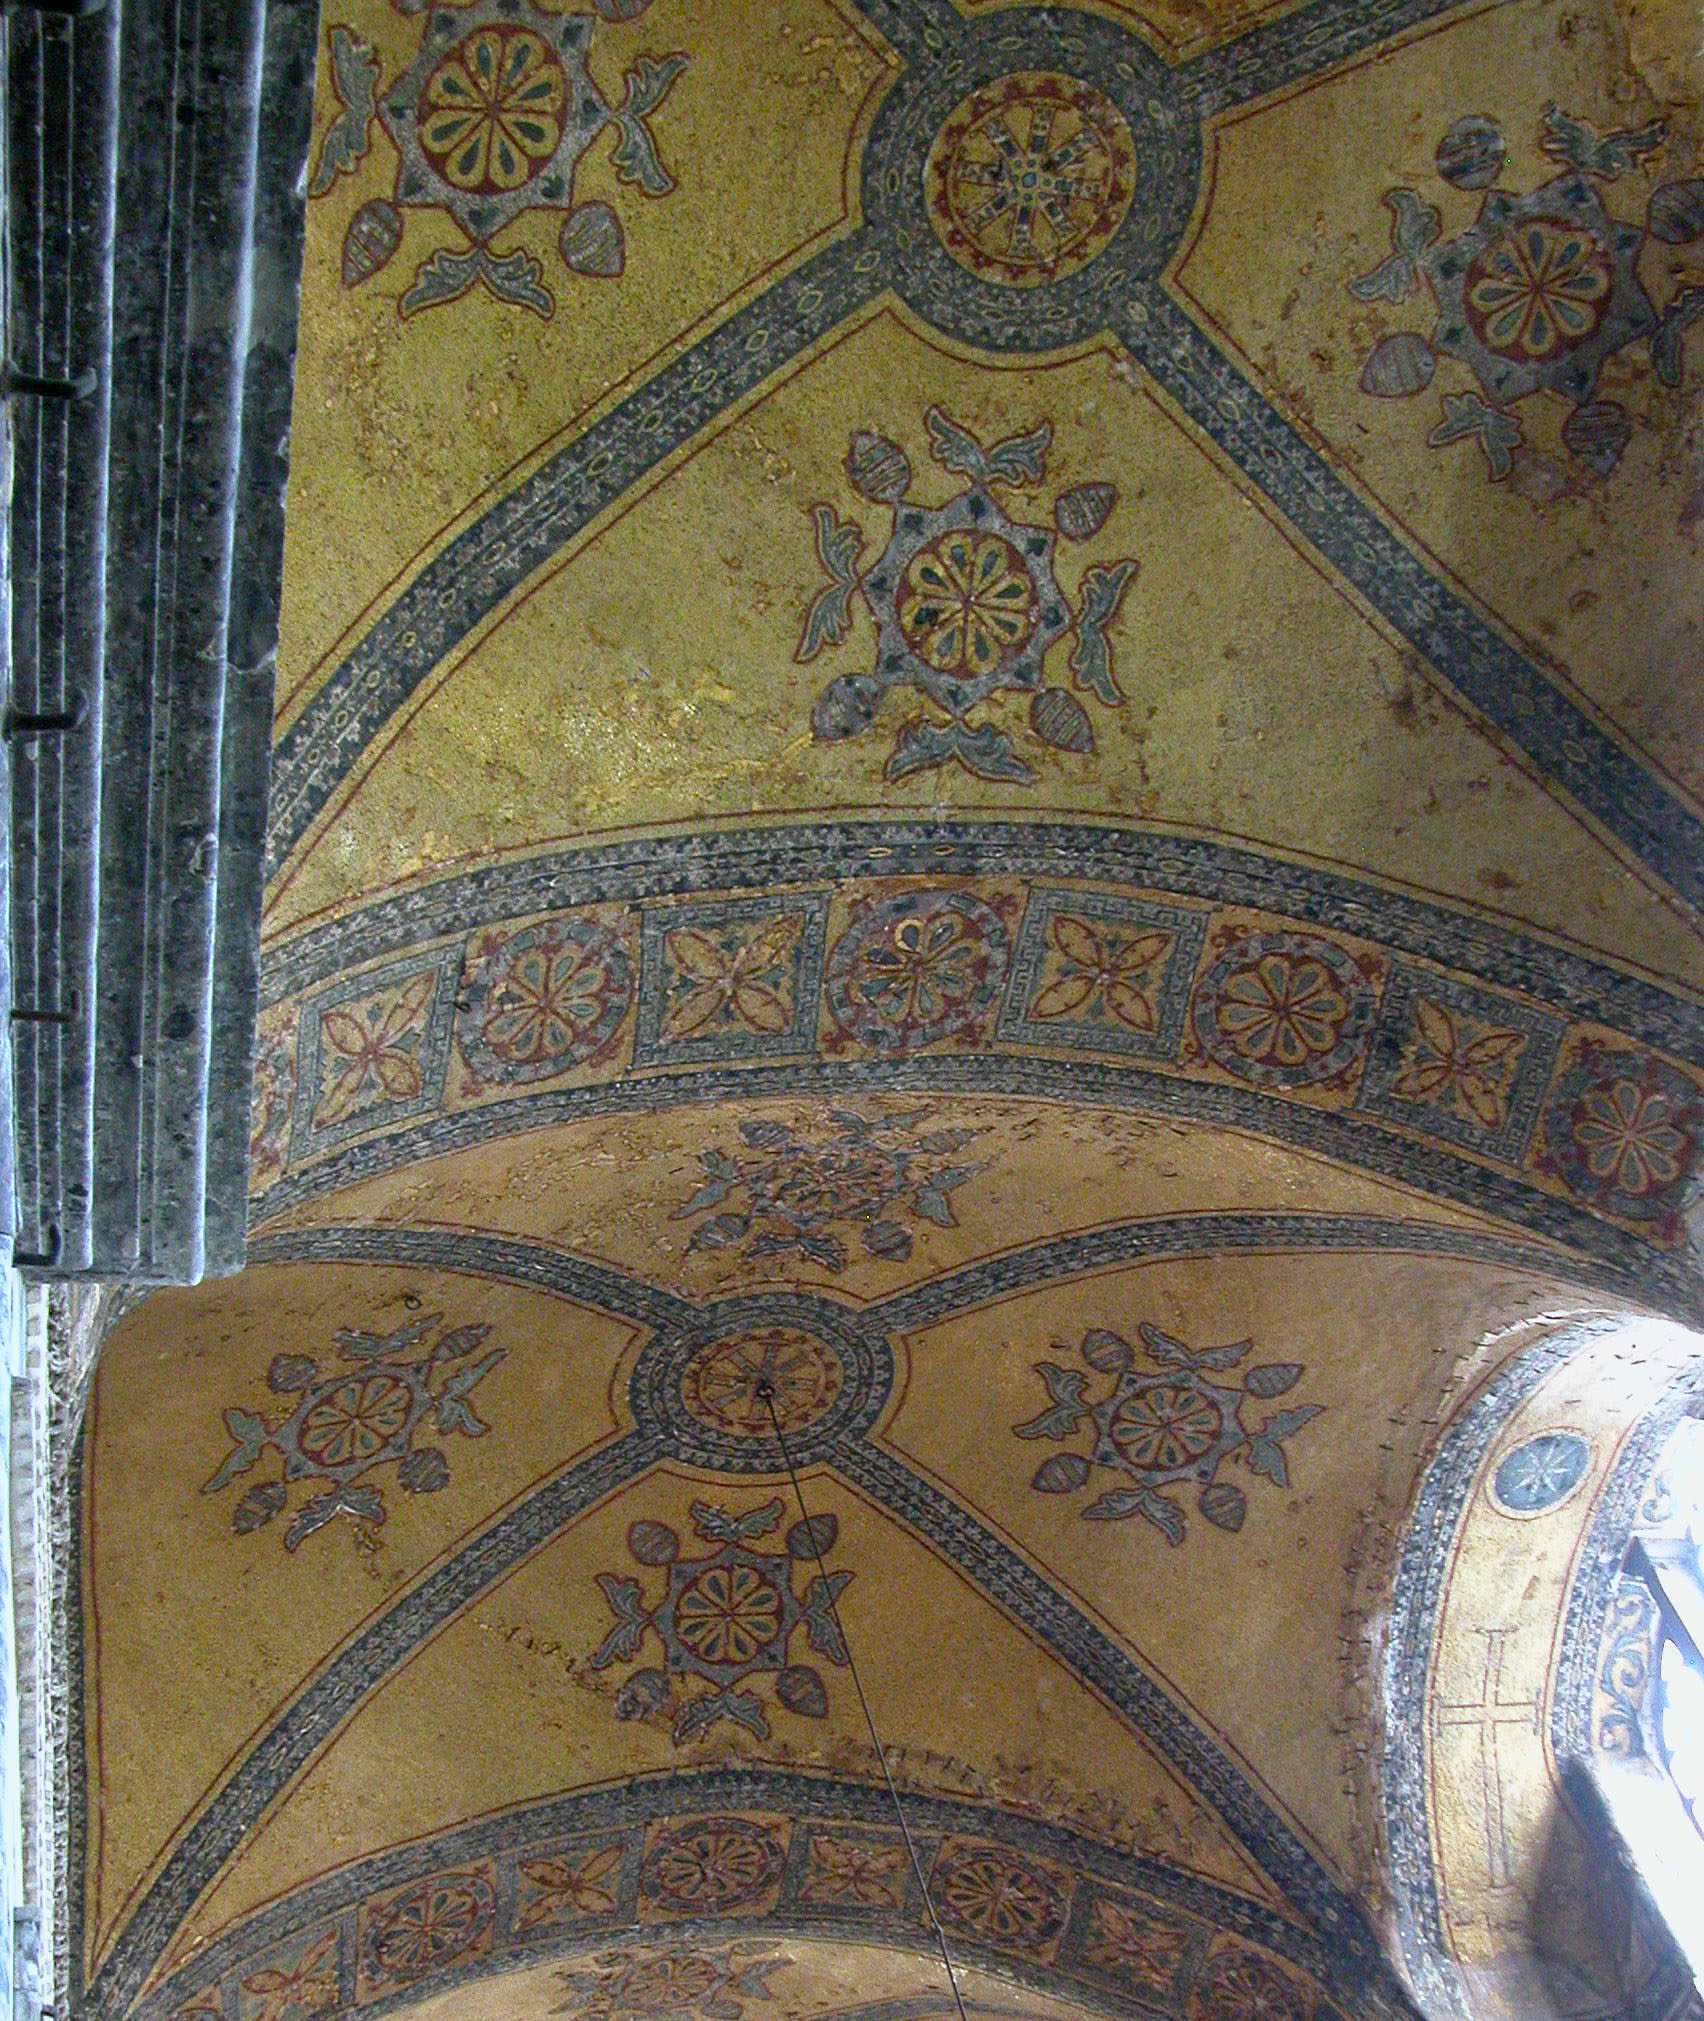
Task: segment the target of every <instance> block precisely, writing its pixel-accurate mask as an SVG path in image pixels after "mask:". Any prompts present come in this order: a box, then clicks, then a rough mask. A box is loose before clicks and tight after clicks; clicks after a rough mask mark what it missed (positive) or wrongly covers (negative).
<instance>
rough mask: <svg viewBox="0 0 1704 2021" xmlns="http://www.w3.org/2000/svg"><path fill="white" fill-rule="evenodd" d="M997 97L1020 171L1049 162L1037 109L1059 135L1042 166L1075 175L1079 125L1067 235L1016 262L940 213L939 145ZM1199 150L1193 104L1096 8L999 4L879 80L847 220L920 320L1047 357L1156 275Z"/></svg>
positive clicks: (948, 150)
mask: <svg viewBox="0 0 1704 2021" xmlns="http://www.w3.org/2000/svg"><path fill="white" fill-rule="evenodd" d="M1003 106H1009V107H1010V108H1011V109H1012V111H1011V123H1010V125H1009V131H1008V134H1007V136H1006V141H1007V142H1008V143H1012V142H1015V144H1016V146H1017V148H1018V149H1019V150H1020V151H1021V152H1023V153H1024V154H1026V155H1029V156H1034V157H1035V158H1034V160H1032V161H1029V162H1028V163H1027V167H1029V168H1031V169H1035V168H1040V169H1044V170H1045V169H1047V168H1048V166H1049V160H1048V159H1047V158H1044V153H1045V151H1043V152H1038V150H1037V145H1036V134H1037V132H1038V131H1039V130H1041V129H1040V128H1039V126H1038V122H1039V121H1041V120H1043V119H1045V118H1046V117H1047V116H1048V114H1049V111H1050V107H1051V109H1052V112H1053V116H1054V117H1056V118H1058V119H1061V120H1063V121H1064V122H1065V126H1066V127H1068V128H1069V129H1070V131H1068V132H1064V135H1063V139H1062V141H1061V144H1060V148H1059V149H1057V150H1055V152H1056V153H1059V154H1061V155H1063V154H1065V153H1066V152H1067V151H1069V150H1072V149H1074V150H1075V154H1074V156H1073V158H1072V159H1071V160H1069V161H1064V160H1062V161H1061V162H1059V163H1056V164H1053V166H1054V168H1055V170H1058V169H1066V170H1072V169H1074V170H1078V171H1082V170H1083V169H1084V155H1083V139H1084V133H1085V132H1086V133H1088V134H1089V137H1090V140H1091V142H1093V143H1094V144H1093V145H1092V146H1091V149H1090V153H1091V155H1093V156H1094V160H1095V165H1094V168H1093V172H1092V175H1091V176H1090V178H1089V182H1088V183H1086V184H1084V185H1083V187H1082V188H1081V189H1080V190H1079V191H1078V195H1079V196H1080V197H1081V199H1082V202H1083V204H1084V205H1085V206H1086V208H1085V209H1084V212H1083V215H1082V216H1081V217H1073V218H1072V220H1071V223H1070V227H1069V232H1068V234H1067V236H1068V237H1072V235H1074V237H1072V242H1071V243H1070V244H1069V245H1066V246H1064V247H1063V248H1062V249H1060V250H1058V251H1057V256H1056V257H1054V258H1051V259H1048V258H1043V259H1042V260H1040V261H1039V262H1032V263H1029V264H1028V265H1027V266H1025V265H1024V264H1023V263H1021V262H1018V261H1014V260H1012V259H1011V258H1010V257H1009V247H1007V248H1005V249H1004V254H1003V252H1002V246H1001V243H1000V236H999V234H994V235H992V236H990V237H986V238H984V240H983V242H982V243H980V244H979V243H978V237H979V234H978V232H977V231H976V229H975V228H974V224H973V223H971V222H970V221H968V220H966V219H965V218H964V217H962V216H955V215H953V212H954V210H955V201H956V200H955V199H954V198H953V197H952V195H951V192H952V190H953V187H954V169H955V160H956V156H955V150H962V149H963V148H964V147H966V146H970V147H971V148H972V149H973V150H974V148H975V146H976V136H977V135H978V134H979V133H986V131H987V130H988V122H989V121H990V120H991V119H998V117H999V116H1000V111H1001V108H1002V107H1003ZM1079 129H1082V130H1081V131H1079ZM1096 136H1098V140H1096ZM1103 157H1104V158H1103ZM1201 157H1202V148H1201V130H1200V123H1199V120H1198V118H1197V115H1196V113H1195V111H1194V108H1193V107H1192V106H1191V105H1190V104H1189V103H1188V102H1187V100H1186V98H1185V96H1184V93H1183V90H1182V88H1181V87H1180V85H1179V82H1178V79H1177V77H1176V76H1175V75H1174V73H1173V72H1172V70H1171V69H1170V67H1169V66H1168V65H1167V64H1165V63H1164V62H1162V61H1161V59H1160V58H1159V57H1157V56H1156V55H1155V54H1154V52H1153V51H1152V50H1150V49H1149V48H1148V47H1147V46H1146V44H1144V43H1143V42H1141V41H1140V40H1139V39H1138V38H1137V37H1135V36H1134V35H1131V34H1130V33H1128V31H1126V30H1124V29H1122V28H1119V27H1118V26H1116V25H1115V24H1114V23H1113V22H1110V21H1107V20H1105V19H1103V18H1102V17H1101V16H1099V15H1093V14H1079V13H1068V14H1060V13H1056V12H1054V11H1053V10H1051V9H1050V10H1048V12H1047V13H1045V14H1035V15H1030V14H1027V13H1023V14H1020V13H1019V12H1018V10H1015V9H1014V10H1010V11H1008V12H1006V13H1002V14H999V15H995V16H992V17H990V18H988V19H986V20H983V21H973V22H967V23H966V24H965V26H964V28H963V29H962V31H961V32H960V33H959V34H958V35H956V36H954V38H953V40H952V42H951V43H950V45H949V47H948V49H947V50H946V52H945V54H944V55H943V56H942V57H941V58H940V59H939V60H938V61H937V62H935V63H932V64H930V65H928V66H926V67H918V68H914V69H910V70H907V71H905V72H904V73H903V74H902V75H901V76H900V77H899V78H898V80H897V81H896V82H895V84H894V86H893V89H892V90H891V91H890V92H889V93H888V95H887V97H886V98H885V99H884V100H883V101H882V104H881V105H880V107H879V108H878V109H877V112H876V116H875V119H874V121H873V122H872V124H871V128H870V134H869V139H868V141H867V142H866V144H865V148H864V161H863V177H862V191H861V194H862V203H863V214H864V219H865V221H866V223H867V224H869V225H870V226H871V227H872V228H873V229H874V230H875V231H876V232H877V233H879V235H880V236H881V238H882V240H883V242H884V244H885V246H886V249H887V258H888V262H889V270H890V273H891V277H892V280H893V284H894V286H895V288H896V289H897V290H898V292H899V294H900V295H901V296H902V297H903V299H904V300H905V301H906V302H907V303H908V304H909V306H910V307H911V308H912V309H914V310H915V311H916V313H917V314H918V315H919V316H921V317H922V318H923V319H924V321H925V322H927V323H929V324H930V325H931V326H932V327H934V328H935V329H937V330H939V331H941V332H942V333H943V334H944V335H946V336H949V337H954V338H957V339H959V340H960V341H961V342H963V343H966V344H970V345H973V346H975V347H976V348H977V349H980V350H988V351H1002V352H1020V353H1029V352H1040V351H1053V350H1058V349H1060V348H1061V347H1063V346H1065V345H1068V344H1073V343H1077V342H1079V341H1081V340H1082V339H1083V338H1085V337H1089V336H1093V335H1094V334H1095V333H1096V332H1098V331H1100V330H1103V329H1105V328H1106V327H1107V326H1108V325H1109V324H1110V323H1111V322H1112V320H1113V318H1114V316H1115V314H1116V313H1117V312H1118V311H1119V310H1121V309H1122V308H1124V307H1125V306H1126V305H1127V303H1128V300H1129V297H1130V295H1131V293H1132V291H1133V290H1135V289H1137V288H1139V287H1140V286H1141V285H1142V284H1143V283H1145V282H1148V281H1151V280H1153V279H1155V278H1156V276H1158V275H1159V273H1160V272H1161V271H1162V270H1163V268H1164V267H1165V264H1166V262H1167V260H1169V259H1170V258H1171V256H1172V254H1173V253H1174V252H1175V251H1176V250H1177V248H1178V246H1179V245H1180V244H1181V243H1182V241H1183V237H1184V234H1185V232H1186V231H1187V230H1188V228H1189V222H1190V219H1191V217H1192V216H1193V214H1194V210H1195V203H1196V197H1197V194H1198V192H1199V188H1200V182H1201ZM991 165H992V164H991V162H989V163H984V164H982V166H991ZM1076 181H1077V182H1078V183H1082V182H1083V176H1082V174H1081V173H1079V174H1078V175H1077V177H1076ZM1007 194H1008V195H1010V194H1011V192H1008V193H1007ZM1067 208H1069V205H1067ZM1091 213H1092V215H1091ZM967 226H968V228H967ZM1042 237H1043V238H1044V239H1045V237H1046V234H1045V233H1043V234H1042ZM1049 268H1051V269H1052V271H1048V269H1049Z"/></svg>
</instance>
